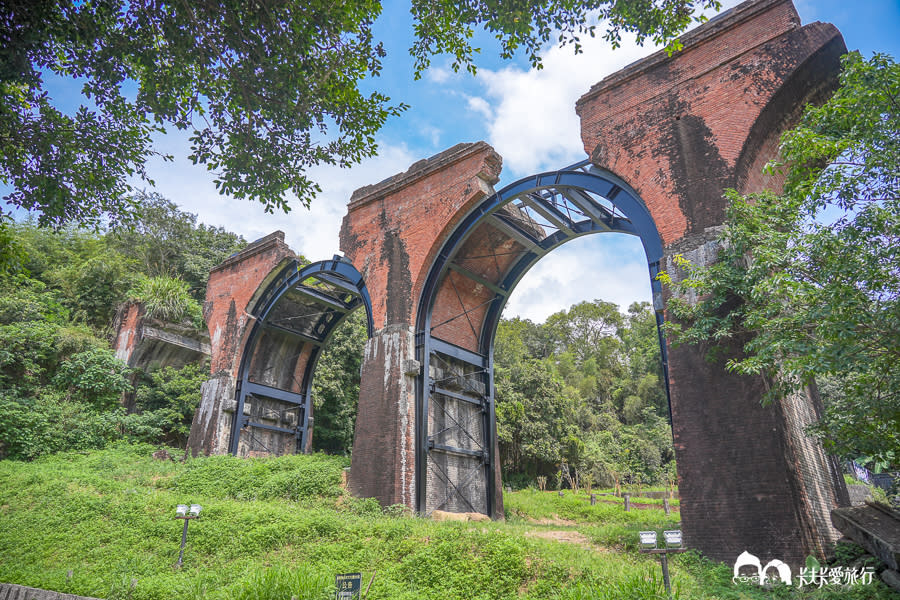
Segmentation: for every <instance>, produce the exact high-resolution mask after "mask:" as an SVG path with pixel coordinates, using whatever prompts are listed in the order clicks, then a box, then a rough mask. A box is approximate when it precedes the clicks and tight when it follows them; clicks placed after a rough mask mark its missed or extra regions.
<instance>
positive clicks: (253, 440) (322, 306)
mask: <svg viewBox="0 0 900 600" xmlns="http://www.w3.org/2000/svg"><path fill="white" fill-rule="evenodd" d="M266 282H267V283H266V284H265V288H264V289H263V290H262V291H261V293H258V294H256V297H255V299H254V301H253V302H252V304H251V307H250V309H249V312H250V314H251V315H252V316H253V318H254V319H255V322H254V324H253V327H252V328H251V330H250V333H249V335H248V337H247V342H246V344H244V350H243V353H242V355H241V362H240V368H239V372H238V381H237V386H236V390H235V400H236V408H235V418H234V420H233V423H232V428H231V437H230V438H229V443H228V452H229V453H231V454H235V455H237V454H241V455H253V454H254V453H255V452H265V453H269V454H282V453H286V452H308V451H309V450H310V448H311V442H312V436H311V435H310V434H311V428H312V384H313V375H314V373H315V369H316V362H317V361H318V358H319V355H320V354H321V351H322V348H323V347H324V346H325V344H326V343H327V342H328V339H329V338H330V337H331V335H332V333H333V332H334V331H335V329H336V328H337V327H338V326H339V325H340V324H341V323H342V322H343V321H344V319H346V318H347V316H348V315H349V314H350V313H352V312H353V311H354V310H356V309H358V308H360V307H363V308H364V309H365V311H366V328H367V333H368V336H369V337H371V336H372V331H373V323H372V301H371V299H370V297H369V292H368V290H367V289H366V284H365V281H364V280H363V277H362V275H361V274H360V273H359V271H357V270H356V268H355V267H354V266H353V265H352V264H350V263H349V262H347V261H346V260H344V259H343V258H341V257H340V256H335V257H334V258H332V259H331V260H323V261H319V262H315V263H311V264H308V265H306V266H303V265H302V264H301V263H300V262H299V261H298V260H296V259H290V260H288V261H285V263H283V264H282V266H281V267H280V268H279V267H276V270H275V272H274V273H273V275H272V276H270V277H267V278H266ZM292 443H293V448H291V444H292Z"/></svg>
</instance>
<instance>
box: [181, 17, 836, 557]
mask: <svg viewBox="0 0 900 600" xmlns="http://www.w3.org/2000/svg"><path fill="white" fill-rule="evenodd" d="M682 41H683V44H684V49H683V50H682V51H680V52H678V53H677V54H675V55H673V56H672V57H669V56H666V55H665V54H664V53H657V54H654V55H652V56H650V57H648V58H646V59H644V60H641V61H639V62H637V63H634V64H632V65H630V66H628V67H626V68H625V69H623V70H621V71H619V72H618V73H616V74H613V75H611V76H610V77H607V78H606V79H604V80H603V81H601V82H599V83H598V84H597V85H595V86H594V87H593V88H592V89H591V90H590V91H589V92H588V93H587V94H585V95H584V96H583V97H582V98H581V99H580V100H579V101H578V103H577V105H576V112H577V113H578V115H579V116H580V117H581V124H582V141H583V143H584V147H585V151H586V152H587V154H588V155H589V156H590V157H591V161H592V162H593V163H594V164H596V165H597V166H598V167H602V168H605V169H608V170H609V171H611V172H612V173H614V174H616V175H617V176H619V177H620V178H622V179H623V180H624V181H626V182H627V183H628V184H629V185H630V186H631V187H632V188H634V189H635V190H636V191H637V192H638V194H639V195H640V196H641V198H642V200H643V201H644V202H645V203H646V205H647V207H648V209H649V211H650V213H651V215H652V216H653V219H654V221H655V223H656V226H657V228H658V230H659V232H660V235H661V237H662V240H663V243H664V246H665V256H664V257H663V263H664V265H669V267H668V268H669V269H670V270H671V265H672V259H673V257H674V256H675V255H676V254H679V253H681V254H684V255H686V256H689V257H693V258H695V259H697V260H701V261H706V262H708V261H710V260H714V258H715V255H716V252H717V241H716V234H717V232H718V231H720V229H721V225H722V222H723V219H724V211H725V202H724V200H723V198H722V193H723V190H724V189H725V188H728V187H734V188H736V189H738V190H739V191H741V192H744V193H747V192H752V191H754V190H759V189H761V188H763V187H770V188H774V189H776V190H777V189H779V188H780V185H781V180H780V179H779V178H778V177H777V176H768V175H763V174H761V172H760V171H761V167H762V165H763V164H765V162H766V161H767V160H769V159H770V158H772V157H773V156H775V154H776V153H777V149H778V139H779V136H780V134H781V133H782V132H783V131H784V130H785V129H786V128H788V127H790V126H791V125H792V124H794V123H795V122H796V120H797V118H798V116H799V114H800V112H801V110H802V108H803V106H804V105H805V104H806V103H807V102H819V101H821V100H823V99H824V98H826V97H827V96H828V94H830V93H831V92H832V91H833V89H834V87H835V85H836V78H837V73H838V70H839V57H840V55H841V53H843V52H844V51H845V48H844V43H843V40H842V39H841V37H840V34H839V33H838V31H837V30H836V29H835V28H834V27H833V26H831V25H828V24H823V23H812V24H809V25H806V26H801V23H800V20H799V17H798V16H797V13H796V11H795V9H794V7H793V5H792V4H791V3H790V2H789V1H787V0H756V1H752V2H746V3H744V4H741V5H739V6H737V7H735V8H733V9H731V10H730V11H727V12H726V13H724V14H723V15H721V16H719V17H717V18H716V19H713V20H712V21H710V22H709V23H706V24H704V25H702V26H700V27H698V28H697V29H695V30H693V31H691V32H689V33H687V34H686V35H685V36H683V38H682ZM501 164H502V161H501V159H500V157H499V156H498V155H497V153H496V152H494V150H493V149H492V148H491V147H490V146H489V145H487V144H485V143H484V142H478V143H474V144H459V145H457V146H454V147H453V148H450V149H448V150H446V151H444V152H442V153H440V154H438V155H436V156H433V157H431V158H429V159H426V160H422V161H419V162H417V163H415V164H414V165H412V166H411V167H410V169H409V170H408V171H406V172H405V173H400V174H398V175H395V176H393V177H390V178H388V179H386V180H384V181H382V182H380V183H378V184H375V185H372V186H367V187H365V188H362V189H360V190H357V191H356V192H355V193H354V194H353V196H352V198H351V200H350V203H349V205H348V212H347V215H346V216H345V218H344V221H343V224H342V227H341V231H340V244H341V249H342V251H343V252H344V253H345V255H346V258H347V259H348V260H349V261H351V262H352V263H353V264H354V266H355V267H356V268H357V269H358V270H359V271H360V273H362V275H363V277H364V279H365V281H366V285H367V287H368V290H369V293H370V294H371V298H372V304H373V306H372V308H373V319H374V324H375V330H376V331H375V333H374V336H373V337H372V339H370V340H369V341H368V343H367V345H366V350H365V356H364V360H363V365H362V370H361V384H360V398H359V413H358V418H357V422H356V433H355V440H354V448H353V455H352V468H351V473H350V479H349V486H350V488H351V490H352V491H353V492H354V493H355V494H357V495H360V496H371V497H376V498H378V500H379V501H380V502H382V503H383V504H394V503H401V504H405V505H407V506H413V507H414V505H415V501H416V500H415V494H416V481H415V477H416V465H415V439H416V431H415V427H416V425H415V423H416V414H415V412H416V382H417V376H418V375H419V374H420V373H421V371H419V369H421V368H422V365H418V364H417V363H416V361H415V359H416V356H415V334H416V331H415V324H416V322H417V315H416V311H417V310H418V307H419V301H420V298H421V296H422V287H423V285H424V282H425V279H426V277H427V275H428V272H429V270H430V268H431V266H432V264H433V263H434V260H435V257H436V256H437V252H438V251H439V250H440V248H441V246H442V245H443V243H444V242H445V241H446V240H447V238H448V236H450V235H451V234H452V232H453V231H454V228H455V227H456V226H457V225H458V224H459V222H460V221H461V219H462V218H463V217H464V216H465V215H466V214H467V213H468V212H469V211H471V210H473V209H474V208H476V207H477V206H478V205H479V204H480V203H481V202H482V201H483V200H484V199H486V198H487V197H489V195H490V194H492V193H493V188H492V186H493V185H494V184H495V183H496V182H497V181H498V178H499V173H500V168H501ZM503 210H515V209H512V208H510V207H507V208H506V209H503ZM535 227H538V226H537V225H536V224H535ZM539 237H542V236H539ZM524 250H525V249H524V247H523V246H522V245H520V244H519V242H517V241H516V240H514V239H512V238H510V237H508V235H507V234H505V233H504V232H503V231H501V230H500V229H498V228H496V227H492V226H491V225H490V223H489V222H482V223H481V224H479V225H478V226H477V228H475V229H473V231H472V233H471V235H469V237H468V238H467V239H466V240H465V241H464V243H463V244H462V246H461V247H460V248H458V251H457V254H456V256H455V259H454V270H453V271H451V272H449V274H448V275H447V276H445V277H444V278H443V279H442V280H441V281H440V282H438V283H437V286H438V287H437V295H436V301H435V305H434V308H433V312H432V317H433V321H432V323H433V324H434V330H433V334H434V335H435V336H436V337H439V338H441V339H443V340H446V341H449V342H452V343H454V344H456V345H458V346H461V347H463V348H468V349H470V350H477V349H478V348H479V342H480V341H481V342H483V341H484V339H486V335H487V334H486V333H485V332H484V331H483V329H484V327H485V322H484V321H485V307H486V303H487V302H488V301H489V300H491V298H492V297H493V296H494V294H495V293H497V290H496V285H497V284H498V283H499V282H501V281H503V278H504V276H505V275H506V274H507V273H508V271H509V269H510V268H511V265H513V264H514V262H515V259H516V258H517V255H518V254H519V253H521V252H523V251H524ZM290 256H292V253H291V252H290V249H289V248H287V246H285V245H284V242H283V234H280V232H276V233H275V234H272V235H271V236H268V237H266V238H264V239H262V240H260V241H258V242H256V243H254V244H253V245H251V246H250V247H248V248H247V249H246V250H245V251H244V252H242V253H241V254H239V255H237V256H235V257H233V258H231V259H229V260H228V261H226V262H225V263H223V264H222V265H220V266H219V267H217V268H216V269H215V270H214V271H213V272H212V273H211V274H210V284H209V292H208V296H207V302H206V304H205V307H204V311H205V316H206V319H207V323H208V324H209V328H210V335H211V338H212V346H213V349H212V363H213V378H212V379H211V380H210V381H209V382H208V384H207V385H206V386H205V387H204V395H203V402H202V403H201V407H200V409H199V410H198V411H197V415H196V416H195V420H194V426H193V427H192V431H191V449H192V450H193V451H194V452H195V453H196V452H198V451H202V452H219V451H223V450H222V447H223V442H222V439H223V436H224V437H225V442H224V443H225V444H227V432H228V430H229V428H230V418H231V417H230V415H229V414H228V413H227V410H225V407H227V404H228V402H233V399H234V383H235V377H236V376H237V370H238V368H239V364H240V360H241V352H242V350H243V346H244V344H245V341H246V335H247V333H248V331H249V327H248V326H249V324H250V318H249V315H248V314H247V312H246V310H247V307H248V306H249V305H250V304H251V302H252V301H253V299H254V298H255V297H256V296H257V295H258V294H259V290H261V289H262V288H264V287H265V284H266V282H267V281H268V278H270V277H272V273H274V272H275V271H277V268H278V265H279V264H280V263H281V261H282V260H284V259H286V258H288V257H290ZM485 257H490V258H489V259H488V258H485ZM674 275H675V276H677V274H674ZM741 345H742V344H741V340H736V341H734V342H733V343H732V344H731V345H730V346H727V347H725V348H722V349H720V350H721V352H720V353H719V356H720V361H719V362H710V361H709V360H707V351H708V350H709V348H706V347H702V346H700V347H696V346H695V347H670V348H669V366H670V384H671V396H672V398H671V400H672V416H673V435H674V442H675V450H676V455H677V459H678V469H679V480H680V481H679V484H680V493H681V499H682V506H681V517H682V526H683V530H684V534H685V540H686V543H687V545H688V546H689V547H692V548H696V549H699V550H701V551H703V552H704V553H705V554H706V555H707V556H710V557H711V558H714V559H717V560H722V561H726V562H733V561H734V560H735V559H736V557H737V556H738V555H739V554H740V553H741V552H743V551H745V550H746V551H749V552H751V553H753V554H755V555H756V556H758V557H760V559H762V560H763V561H764V562H768V561H769V560H772V559H776V558H777V559H781V560H783V561H785V562H787V563H788V564H790V565H792V566H799V565H801V564H802V563H803V560H804V558H805V556H806V555H807V554H816V555H819V556H821V555H822V554H823V553H824V552H825V551H826V545H827V543H828V542H829V541H831V540H833V539H835V538H836V536H837V533H836V532H835V530H834V529H833V528H832V527H831V525H830V522H829V519H828V512H829V511H830V510H831V509H832V508H834V507H835V506H838V505H841V504H845V503H846V502H847V495H846V489H845V488H844V485H843V481H842V479H841V478H840V474H839V472H838V471H837V469H836V465H835V463H834V461H833V460H831V459H830V458H829V457H827V456H826V455H825V454H824V453H823V451H822V449H821V447H820V446H819V445H818V444H817V443H815V442H814V440H812V439H811V438H809V437H807V436H806V435H805V434H804V433H803V428H804V427H805V426H806V425H807V424H809V423H811V422H813V421H815V419H816V418H817V415H818V414H819V413H820V411H821V406H820V402H819V400H818V397H817V396H816V394H815V393H814V390H810V391H809V393H807V394H799V395H796V396H793V397H791V398H787V399H784V400H782V401H779V402H776V403H773V404H769V405H763V404H762V403H761V402H760V400H761V398H762V396H763V393H764V391H765V389H766V382H765V381H764V380H762V379H760V378H748V377H742V376H737V375H734V374H731V373H728V372H727V371H726V370H725V369H724V361H725V360H727V359H728V358H729V357H735V356H738V355H739V348H740V347H741ZM301 363H302V364H305V359H300V360H299V362H298V363H297V364H296V365H295V364H293V363H291V364H285V365H282V367H283V375H284V376H287V375H288V374H290V373H295V374H296V373H297V372H298V371H297V369H299V368H300V366H301ZM266 364H267V365H269V364H271V360H269V359H266ZM425 368H428V367H427V365H426V366H425ZM495 477H499V471H498V470H496V466H495ZM429 489H431V488H429ZM497 490H498V494H497V498H496V499H495V504H494V506H493V511H494V513H495V514H502V496H501V495H500V494H499V490H500V486H499V485H497Z"/></svg>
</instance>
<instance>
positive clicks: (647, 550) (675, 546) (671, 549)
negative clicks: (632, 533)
mask: <svg viewBox="0 0 900 600" xmlns="http://www.w3.org/2000/svg"><path fill="white" fill-rule="evenodd" d="M638 537H639V538H640V540H641V552H642V553H644V554H659V562H660V565H661V566H662V574H663V583H664V584H665V586H666V594H667V595H668V596H669V597H670V598H671V597H672V583H671V582H670V581H669V558H668V556H667V555H669V554H674V553H679V552H687V548H685V547H684V546H683V543H682V540H681V530H680V529H672V530H669V531H663V539H664V540H665V543H666V545H665V547H663V548H658V547H657V542H656V540H657V534H656V532H655V531H639V532H638Z"/></svg>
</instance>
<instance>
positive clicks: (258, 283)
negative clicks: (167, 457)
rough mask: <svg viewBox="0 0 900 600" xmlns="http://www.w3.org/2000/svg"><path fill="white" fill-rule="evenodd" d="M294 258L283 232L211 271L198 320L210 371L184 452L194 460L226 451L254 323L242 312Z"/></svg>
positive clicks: (249, 246) (260, 240)
mask: <svg viewBox="0 0 900 600" xmlns="http://www.w3.org/2000/svg"><path fill="white" fill-rule="evenodd" d="M295 256H296V255H295V254H294V252H293V251H292V250H291V249H290V248H289V247H288V245H287V244H285V243H284V232H281V231H276V232H273V233H270V234H269V235H267V236H265V237H264V238H261V239H259V240H256V241H255V242H253V243H251V244H250V245H248V246H247V247H246V248H244V249H243V250H242V251H241V252H238V253H237V254H235V255H234V256H231V257H230V258H228V259H227V260H225V261H224V262H222V263H221V264H219V265H218V266H216V267H215V268H214V269H213V270H212V271H211V272H210V274H209V281H208V283H207V287H206V301H205V302H204V303H203V317H204V319H205V320H206V325H207V328H208V329H209V336H210V345H211V357H210V370H211V372H212V373H211V378H210V380H209V381H207V382H206V384H204V386H203V390H202V397H201V400H200V406H199V407H198V408H197V411H196V412H195V413H194V420H193V422H192V423H191V433H190V435H189V437H188V449H189V450H190V451H191V453H192V454H193V455H194V456H196V455H197V454H200V453H203V454H225V453H226V452H227V451H228V442H229V439H230V437H231V425H232V418H233V411H234V402H235V397H234V394H235V384H236V383H237V377H238V370H239V369H240V365H241V358H242V356H243V351H244V347H245V345H246V343H247V337H248V335H249V333H250V328H251V326H252V325H253V317H252V316H251V315H250V314H249V313H248V312H247V311H248V310H249V309H250V307H251V306H252V305H253V303H254V301H255V300H256V298H257V297H258V296H259V295H260V294H261V293H262V291H263V290H265V288H266V285H267V284H268V283H269V281H270V279H271V278H272V277H274V276H275V274H276V273H278V271H279V268H280V266H281V265H282V264H283V261H286V260H290V259H292V258H294V257H295ZM269 441H270V443H274V440H269ZM246 453H247V452H245V454H246Z"/></svg>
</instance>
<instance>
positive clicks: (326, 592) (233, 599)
mask: <svg viewBox="0 0 900 600" xmlns="http://www.w3.org/2000/svg"><path fill="white" fill-rule="evenodd" d="M333 594H334V580H333V579H332V578H331V577H329V576H328V575H326V574H324V573H321V572H317V571H315V570H314V569H313V568H312V567H310V566H308V565H299V566H297V567H295V568H290V567H286V566H283V565H275V566H273V567H268V568H267V567H257V568H255V569H253V570H252V571H251V572H250V574H249V575H248V576H247V577H246V578H244V579H243V580H242V581H241V582H240V583H238V584H237V585H234V586H232V587H231V588H230V589H228V590H224V591H223V592H222V593H220V594H217V595H216V596H215V597H216V598H223V599H228V600H287V599H288V598H296V600H327V599H328V598H332V597H333Z"/></svg>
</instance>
